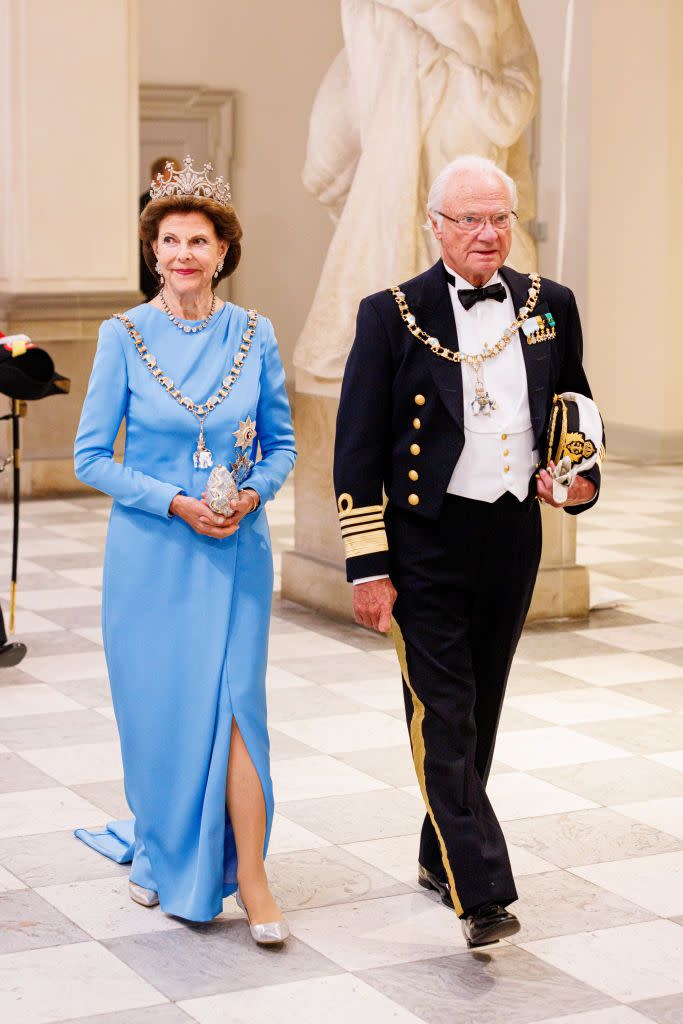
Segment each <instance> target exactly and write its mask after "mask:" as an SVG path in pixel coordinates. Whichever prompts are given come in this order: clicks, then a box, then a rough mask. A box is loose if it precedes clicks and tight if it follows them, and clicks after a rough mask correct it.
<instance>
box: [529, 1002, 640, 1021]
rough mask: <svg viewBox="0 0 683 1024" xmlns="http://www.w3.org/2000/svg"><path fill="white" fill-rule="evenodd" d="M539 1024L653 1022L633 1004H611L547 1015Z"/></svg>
mask: <svg viewBox="0 0 683 1024" xmlns="http://www.w3.org/2000/svg"><path fill="white" fill-rule="evenodd" d="M537 1024H651V1018H650V1017H643V1015H642V1013H638V1011H637V1010H634V1009H633V1008H632V1007H631V1006H609V1007H607V1009H605V1010H589V1011H588V1012H587V1013H570V1014H569V1016H563V1017H546V1018H545V1019H544V1020H539V1021H537Z"/></svg>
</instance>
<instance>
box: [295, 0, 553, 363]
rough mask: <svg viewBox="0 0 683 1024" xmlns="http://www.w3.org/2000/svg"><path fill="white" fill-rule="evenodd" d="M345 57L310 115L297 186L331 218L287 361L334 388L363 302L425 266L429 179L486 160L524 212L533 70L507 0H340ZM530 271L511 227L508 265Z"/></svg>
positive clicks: (529, 190)
mask: <svg viewBox="0 0 683 1024" xmlns="http://www.w3.org/2000/svg"><path fill="white" fill-rule="evenodd" d="M341 6H342V27H343V32H344V40H345V47H344V49H343V50H342V51H341V53H340V54H339V55H338V56H337V58H336V59H335V61H334V62H333V64H332V66H331V67H330V69H329V71H328V73H327V75H326V76H325V78H324V80H323V82H322V84H321V86H320V89H319V92H318V95H317V97H316V100H315V103H314V107H313V111H312V114H311V122H310V132H309V139H308V152H307V156H306V165H305V168H304V184H305V185H306V187H307V188H308V189H309V190H310V191H311V192H312V193H313V194H314V195H315V196H316V197H317V198H318V199H319V200H320V202H322V203H324V204H325V205H326V206H328V207H329V209H330V211H331V213H332V215H333V217H334V218H335V220H336V221H337V226H336V231H335V234H334V237H333V239H332V242H331V244H330V248H329V250H328V253H327V257H326V259H325V263H324V266H323V269H322V273H321V276H320V281H319V284H318V288H317V291H316V294H315V298H314V301H313V305H312V307H311V310H310V313H309V315H308V319H307V321H306V323H305V325H304V329H303V331H302V333H301V336H300V337H299V340H298V343H297V347H296V350H295V354H294V362H295V365H296V366H297V367H298V368H300V369H302V370H306V371H307V372H308V373H310V374H313V375H315V376H317V377H322V378H327V379H332V380H339V379H341V376H342V373H343V369H344V363H345V361H346V356H347V354H348V351H349V348H350V346H351V342H352V341H353V336H354V321H355V314H356V309H357V307H358V303H359V301H360V299H361V298H362V297H363V296H364V295H367V294H369V293H372V292H374V291H378V290H379V289H381V288H385V287H387V286H389V285H391V284H395V283H398V282H399V281H402V280H405V279H407V278H410V277H412V276H413V275H415V274H417V273H420V272H421V271H422V270H425V269H426V268H427V267H428V266H429V264H430V263H431V262H433V261H434V260H435V259H436V256H437V251H436V248H435V247H433V244H432V243H433V239H432V237H431V232H427V231H425V230H424V228H423V227H422V225H423V224H424V221H425V202H426V198H427V191H428V189H429V185H430V183H431V181H432V180H433V178H434V177H435V176H436V175H437V174H438V172H439V171H440V170H441V169H442V167H443V166H444V165H445V164H447V163H448V162H449V161H450V160H453V159H454V158H455V157H456V156H459V155H461V154H463V153H478V154H480V155H482V156H487V157H491V158H492V159H493V160H495V161H496V163H498V164H499V165H500V166H501V167H503V168H505V169H506V170H507V171H508V173H509V174H510V175H511V176H512V177H513V178H514V179H515V180H516V181H517V184H518V187H519V193H520V198H519V205H518V212H519V216H520V221H521V222H524V221H525V220H528V219H529V218H530V217H532V216H533V213H534V202H533V185H532V181H531V174H530V169H529V161H528V153H527V146H526V142H525V140H524V138H523V133H524V131H525V129H526V127H527V126H528V124H529V122H530V121H531V119H532V117H533V115H534V112H535V108H536V97H537V92H538V84H539V77H538V63H537V58H536V52H535V49H534V45H533V42H532V40H531V37H530V35H529V32H528V30H527V27H526V25H525V23H524V19H523V17H522V14H521V11H520V9H519V4H518V2H517V0H382V2H375V0H342V5H341ZM508 262H509V263H510V264H511V265H512V266H514V267H516V268H517V269H519V270H522V271H529V270H533V269H535V263H536V258H535V247H534V244H533V241H532V239H531V238H530V236H529V235H528V234H527V233H526V232H525V231H524V230H523V229H521V228H518V229H516V232H515V238H514V242H513V246H512V252H511V254H510V258H509V261H508Z"/></svg>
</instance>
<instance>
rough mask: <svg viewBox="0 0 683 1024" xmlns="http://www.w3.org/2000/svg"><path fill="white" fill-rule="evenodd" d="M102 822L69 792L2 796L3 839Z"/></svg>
mask: <svg viewBox="0 0 683 1024" xmlns="http://www.w3.org/2000/svg"><path fill="white" fill-rule="evenodd" d="M101 820H102V811H100V810H99V809H98V808H97V807H94V806H93V805H92V804H89V803H88V802H87V800H83V799H81V797H80V796H76V794H75V793H72V792H71V791H70V790H68V789H62V788H60V787H55V788H53V789H30V790H27V791H24V792H21V793H0V838H9V837H10V836H32V835H39V834H40V833H41V832H61V831H63V830H64V829H68V828H79V827H80V826H83V827H86V828H87V827H88V826H89V825H96V824H98V823H99V822H101ZM0 1019H1V1018H0Z"/></svg>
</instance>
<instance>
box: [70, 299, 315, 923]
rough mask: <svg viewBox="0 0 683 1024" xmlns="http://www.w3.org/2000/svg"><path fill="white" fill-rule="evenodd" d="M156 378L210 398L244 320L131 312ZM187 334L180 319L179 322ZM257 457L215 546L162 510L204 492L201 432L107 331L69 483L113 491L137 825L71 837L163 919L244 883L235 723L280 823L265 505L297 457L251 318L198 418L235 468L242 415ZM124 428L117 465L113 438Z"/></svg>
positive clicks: (262, 335) (111, 640)
mask: <svg viewBox="0 0 683 1024" xmlns="http://www.w3.org/2000/svg"><path fill="white" fill-rule="evenodd" d="M127 315H128V316H129V318H130V319H131V320H132V321H133V323H134V324H135V326H136V327H137V329H138V330H139V331H140V333H141V334H142V336H143V340H144V343H145V345H146V346H147V348H148V349H149V351H150V352H152V353H153V354H154V356H155V357H156V359H157V360H158V365H159V366H160V367H161V368H162V370H163V372H164V374H166V375H168V376H170V377H172V378H173V381H174V382H175V386H176V387H177V388H178V389H179V390H180V391H181V392H182V394H183V395H187V396H189V397H190V398H192V399H193V400H194V401H195V402H197V403H198V402H204V401H205V400H206V398H207V397H208V396H209V395H210V394H212V393H213V392H215V391H216V390H217V389H218V388H219V387H220V382H221V380H222V378H223V377H224V376H225V375H226V374H227V373H228V371H229V370H230V368H231V366H232V363H233V359H234V357H235V354H236V353H237V352H238V350H239V346H240V344H241V341H242V335H243V333H244V331H245V330H246V326H247V313H246V311H245V310H243V309H241V308H239V307H238V306H234V305H232V304H231V303H227V304H226V305H225V306H224V307H223V308H222V309H221V310H220V312H219V313H218V314H217V315H216V316H215V317H214V319H213V321H211V323H210V325H209V327H208V328H207V329H206V330H204V331H202V332H198V333H196V334H189V335H188V334H185V333H184V332H181V331H179V330H178V329H177V328H176V327H175V326H173V325H172V324H171V323H170V321H169V320H168V318H167V317H166V315H165V314H164V313H163V312H161V311H160V310H158V309H156V308H155V307H153V306H149V305H142V306H138V307H136V308H135V309H133V310H130V311H129V313H128V314H127ZM188 323H189V322H188ZM248 417H250V418H251V420H252V421H253V420H255V421H256V431H257V439H255V440H254V441H253V443H252V444H250V446H249V448H248V449H247V454H249V455H250V458H251V459H252V460H253V459H255V458H256V450H257V444H260V450H261V455H262V458H261V461H259V462H257V463H256V464H255V465H254V467H253V468H252V469H251V472H250V474H249V476H248V478H247V479H246V480H245V481H244V483H243V484H242V486H247V487H253V488H254V489H255V490H256V491H258V493H259V495H260V497H261V504H260V506H259V508H258V509H257V511H256V512H254V513H252V514H251V515H249V516H247V517H245V519H244V520H243V521H242V523H241V524H240V527H239V529H238V531H237V532H236V533H235V534H234V535H233V536H232V537H228V538H226V539H223V540H218V539H214V538H211V537H204V536H200V535H199V534H197V533H195V532H194V531H193V530H192V529H191V527H190V526H188V524H187V523H185V522H184V521H183V520H181V519H179V518H177V517H169V514H168V508H169V505H170V503H171V500H172V499H173V497H174V496H175V495H176V494H178V493H179V492H181V491H182V492H184V493H185V494H188V495H191V496H193V497H196V498H199V497H200V496H201V494H202V491H203V490H204V487H205V485H206V481H207V479H208V476H209V472H210V470H209V469H195V468H194V466H193V460H192V455H193V453H194V450H195V447H196V443H197V436H198V424H197V422H196V420H195V418H194V417H193V416H192V415H191V413H189V412H188V411H187V409H185V408H183V407H181V406H180V405H179V404H178V403H177V402H176V401H174V400H173V399H172V398H171V396H170V395H169V394H168V393H167V392H166V390H165V389H164V388H163V387H161V386H160V385H159V383H158V381H157V380H155V379H154V377H153V376H152V374H151V373H150V371H149V369H148V368H147V366H145V365H144V364H143V361H142V359H141V358H140V355H139V354H138V352H137V351H136V349H135V347H134V345H133V342H132V341H131V339H130V337H129V335H128V334H127V332H126V330H125V328H124V326H123V324H122V323H121V322H120V321H118V320H108V321H105V323H104V324H103V325H102V328H101V331H100V339H99V344H98V349H97V354H96V357H95V363H94V366H93V371H92V375H91V378H90V383H89V386H88V393H87V396H86V399H85V404H84V406H83V412H82V415H81V422H80V426H79V430H78V436H77V438H76V448H75V465H76V473H77V476H78V477H79V479H81V480H83V481H85V482H86V483H88V484H90V485H91V486H93V487H96V488H97V489H99V490H101V491H104V492H105V493H107V494H110V495H111V496H112V497H113V499H114V503H113V507H112V512H111V517H110V521H109V530H108V534H107V542H106V550H105V561H104V578H103V592H102V626H103V636H104V650H105V655H106V660H107V668H108V672H109V678H110V683H111V692H112V700H113V704H114V711H115V715H116V722H117V725H118V730H119V736H120V740H121V752H122V758H123V767H124V784H125V792H126V798H127V801H128V805H129V807H130V809H131V811H132V813H133V815H134V819H133V820H132V821H117V822H110V823H109V824H108V825H107V827H106V828H105V829H103V830H102V831H99V832H96V831H92V830H86V829H78V830H77V831H76V835H77V836H78V837H79V838H80V839H82V840H83V841H84V842H86V843H87V844H88V845H89V846H91V847H93V849H95V850H97V851H99V852H100V853H102V854H104V855H105V856H107V857H110V858H112V859H113V860H116V861H118V862H119V863H127V862H130V861H132V865H131V872H130V879H131V881H132V882H135V883H137V884H138V885H141V886H144V888H146V889H153V890H155V891H156V892H158V894H159V901H160V904H161V907H162V909H163V910H164V911H166V913H169V914H174V915H177V916H178V917H182V918H185V919H187V920H192V921H206V920H209V919H211V918H212V917H215V916H216V915H217V914H219V913H220V912H221V910H222V901H223V898H224V897H225V896H228V895H230V894H231V893H233V892H234V891H235V890H236V888H237V855H236V850H235V841H234V836H233V832H232V827H231V824H230V818H229V815H228V812H227V806H226V778H227V770H228V757H229V751H230V733H231V726H232V719H233V717H234V719H235V721H236V723H237V727H238V728H239V730H240V732H241V734H242V737H243V739H244V742H245V745H246V747H247V750H248V752H249V755H250V756H251V759H252V761H253V763H254V766H255V768H256V771H257V773H258V776H259V779H260V780H261V786H262V788H263V795H264V800H265V808H266V839H265V846H264V856H265V853H266V850H267V846H268V838H269V835H270V829H271V825H272V819H273V789H272V783H271V778H270V757H269V742H268V732H267V726H266V694H265V677H266V663H267V653H268V630H269V622H270V609H271V600H272V590H273V562H272V551H271V546H270V536H269V532H268V522H267V519H266V513H265V504H266V502H267V501H269V500H270V499H271V498H272V497H273V496H274V494H275V493H276V492H277V490H278V489H279V488H280V487H281V486H282V484H283V482H284V480H285V479H286V477H287V475H288V473H289V472H290V470H291V468H292V466H293V464H294V459H295V450H294V436H293V431H292V424H291V417H290V412H289V404H288V401H287V395H286V391H285V384H284V370H283V367H282V361H281V359H280V355H279V352H278V347H277V342H276V340H275V336H274V334H273V329H272V326H271V324H270V322H269V321H268V320H266V319H265V318H262V317H259V319H258V322H257V327H256V333H255V336H254V341H253V344H252V347H251V351H250V352H249V354H248V356H247V358H246V361H245V362H244V364H243V369H242V373H241V376H240V377H239V379H238V381H237V383H236V384H235V385H234V387H233V390H232V392H231V393H230V395H229V397H228V398H227V399H226V400H225V401H224V402H223V403H222V404H221V405H219V406H218V407H217V408H215V409H214V410H213V412H211V413H210V415H209V416H208V418H207V420H206V423H205V434H206V444H207V447H208V448H209V449H210V450H211V451H212V453H213V457H214V462H221V463H223V464H224V465H228V464H229V463H232V462H234V461H235V459H236V458H237V456H238V455H239V454H240V453H241V452H242V449H241V448H236V447H235V438H236V433H235V432H239V428H240V424H244V423H245V422H246V421H247V418H248ZM124 418H125V420H126V448H125V457H124V462H123V464H122V465H121V464H119V463H117V462H115V461H114V459H113V446H114V440H115V438H116V435H117V433H118V430H119V426H120V424H121V421H122V420H123V419H124Z"/></svg>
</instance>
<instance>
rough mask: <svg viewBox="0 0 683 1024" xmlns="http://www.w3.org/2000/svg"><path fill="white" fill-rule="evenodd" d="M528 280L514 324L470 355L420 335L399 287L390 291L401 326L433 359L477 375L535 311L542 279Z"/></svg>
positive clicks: (419, 330) (429, 336)
mask: <svg viewBox="0 0 683 1024" xmlns="http://www.w3.org/2000/svg"><path fill="white" fill-rule="evenodd" d="M529 280H530V281H531V287H530V288H529V294H528V298H527V301H526V305H525V306H522V307H521V309H520V310H519V311H518V313H517V318H516V319H515V320H513V322H512V323H511V324H510V326H509V327H508V328H507V330H505V331H503V333H502V334H501V336H500V338H499V339H498V341H496V342H494V343H493V344H491V345H489V344H488V343H486V344H485V345H484V347H483V348H482V349H481V350H480V351H479V352H472V353H470V352H458V351H456V350H454V349H452V348H446V346H445V345H442V344H441V342H440V341H439V339H438V338H435V337H434V336H433V335H431V334H428V333H427V331H423V330H422V328H421V327H418V325H417V323H416V320H415V317H414V316H413V314H412V313H411V312H410V309H409V307H408V303H407V302H406V297H405V294H404V292H402V291H401V289H400V288H398V287H396V288H390V289H389V291H390V292H391V294H392V295H393V296H394V299H395V301H396V305H397V306H398V309H399V312H400V314H401V319H402V320H403V323H404V324H405V325H406V327H407V328H408V330H409V331H410V333H411V334H412V335H413V336H414V337H415V338H417V339H418V341H421V342H422V343H423V345H426V346H427V348H429V349H431V350H432V352H433V353H434V355H437V356H441V358H442V359H448V360H449V361H450V362H451V363H467V365H468V366H471V367H472V368H473V369H474V370H475V371H477V370H478V369H479V368H480V367H481V365H482V363H484V362H485V360H487V359H493V358H494V357H495V356H497V355H500V353H501V352H503V351H504V350H505V349H506V348H507V347H508V345H509V344H510V342H511V341H512V339H513V338H514V336H515V334H516V333H517V331H518V330H519V329H520V327H521V326H522V324H523V323H524V321H525V320H526V319H527V318H528V317H529V316H530V315H531V313H533V311H534V309H535V308H536V303H537V302H538V294H539V292H540V290H541V278H540V275H539V274H529Z"/></svg>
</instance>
